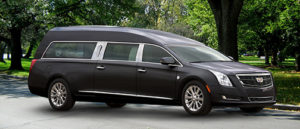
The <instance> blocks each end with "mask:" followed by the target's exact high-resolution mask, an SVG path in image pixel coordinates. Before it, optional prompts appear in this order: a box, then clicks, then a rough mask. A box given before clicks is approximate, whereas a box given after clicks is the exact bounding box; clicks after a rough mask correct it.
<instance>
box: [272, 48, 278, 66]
mask: <svg viewBox="0 0 300 129" xmlns="http://www.w3.org/2000/svg"><path fill="white" fill-rule="evenodd" d="M277 52H278V50H277V49H273V50H272V60H271V63H272V65H273V66H277V64H278V63H277Z"/></svg>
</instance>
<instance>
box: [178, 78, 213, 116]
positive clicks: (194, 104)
mask: <svg viewBox="0 0 300 129" xmlns="http://www.w3.org/2000/svg"><path fill="white" fill-rule="evenodd" d="M182 105H183V107H184V109H185V111H186V112H188V113H189V114H191V115H206V114H208V113H209V112H210V110H211V108H212V105H211V101H210V96H209V93H208V91H207V90H206V88H205V87H204V85H203V84H202V83H200V82H198V81H191V82H189V83H187V84H186V85H185V87H184V88H183V91H182Z"/></svg>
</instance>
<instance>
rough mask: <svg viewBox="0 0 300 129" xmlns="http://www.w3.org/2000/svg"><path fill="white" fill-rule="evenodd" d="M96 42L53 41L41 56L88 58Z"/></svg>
mask: <svg viewBox="0 0 300 129" xmlns="http://www.w3.org/2000/svg"><path fill="white" fill-rule="evenodd" d="M95 46H96V42H54V43H52V44H51V46H50V47H49V48H48V50H47V52H46V53H45V55H44V57H43V58H80V59H90V58H91V57H92V55H93V52H94V49H95Z"/></svg>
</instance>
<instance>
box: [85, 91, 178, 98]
mask: <svg viewBox="0 0 300 129" xmlns="http://www.w3.org/2000/svg"><path fill="white" fill-rule="evenodd" d="M79 92H81V93H94V94H109V95H121V96H131V97H142V98H152V99H165V100H173V99H172V98H168V97H159V96H149V95H135V94H126V93H114V92H104V91H89V90H80V91H79Z"/></svg>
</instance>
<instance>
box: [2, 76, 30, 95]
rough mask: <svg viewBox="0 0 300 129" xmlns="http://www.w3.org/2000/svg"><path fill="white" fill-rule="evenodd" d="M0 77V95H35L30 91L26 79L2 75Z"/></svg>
mask: <svg viewBox="0 0 300 129" xmlns="http://www.w3.org/2000/svg"><path fill="white" fill-rule="evenodd" d="M0 78H1V80H0V95H4V96H7V97H8V98H19V97H35V95H33V94H31V93H30V91H29V89H28V86H27V81H24V80H19V79H10V78H4V77H2V76H0Z"/></svg>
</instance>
